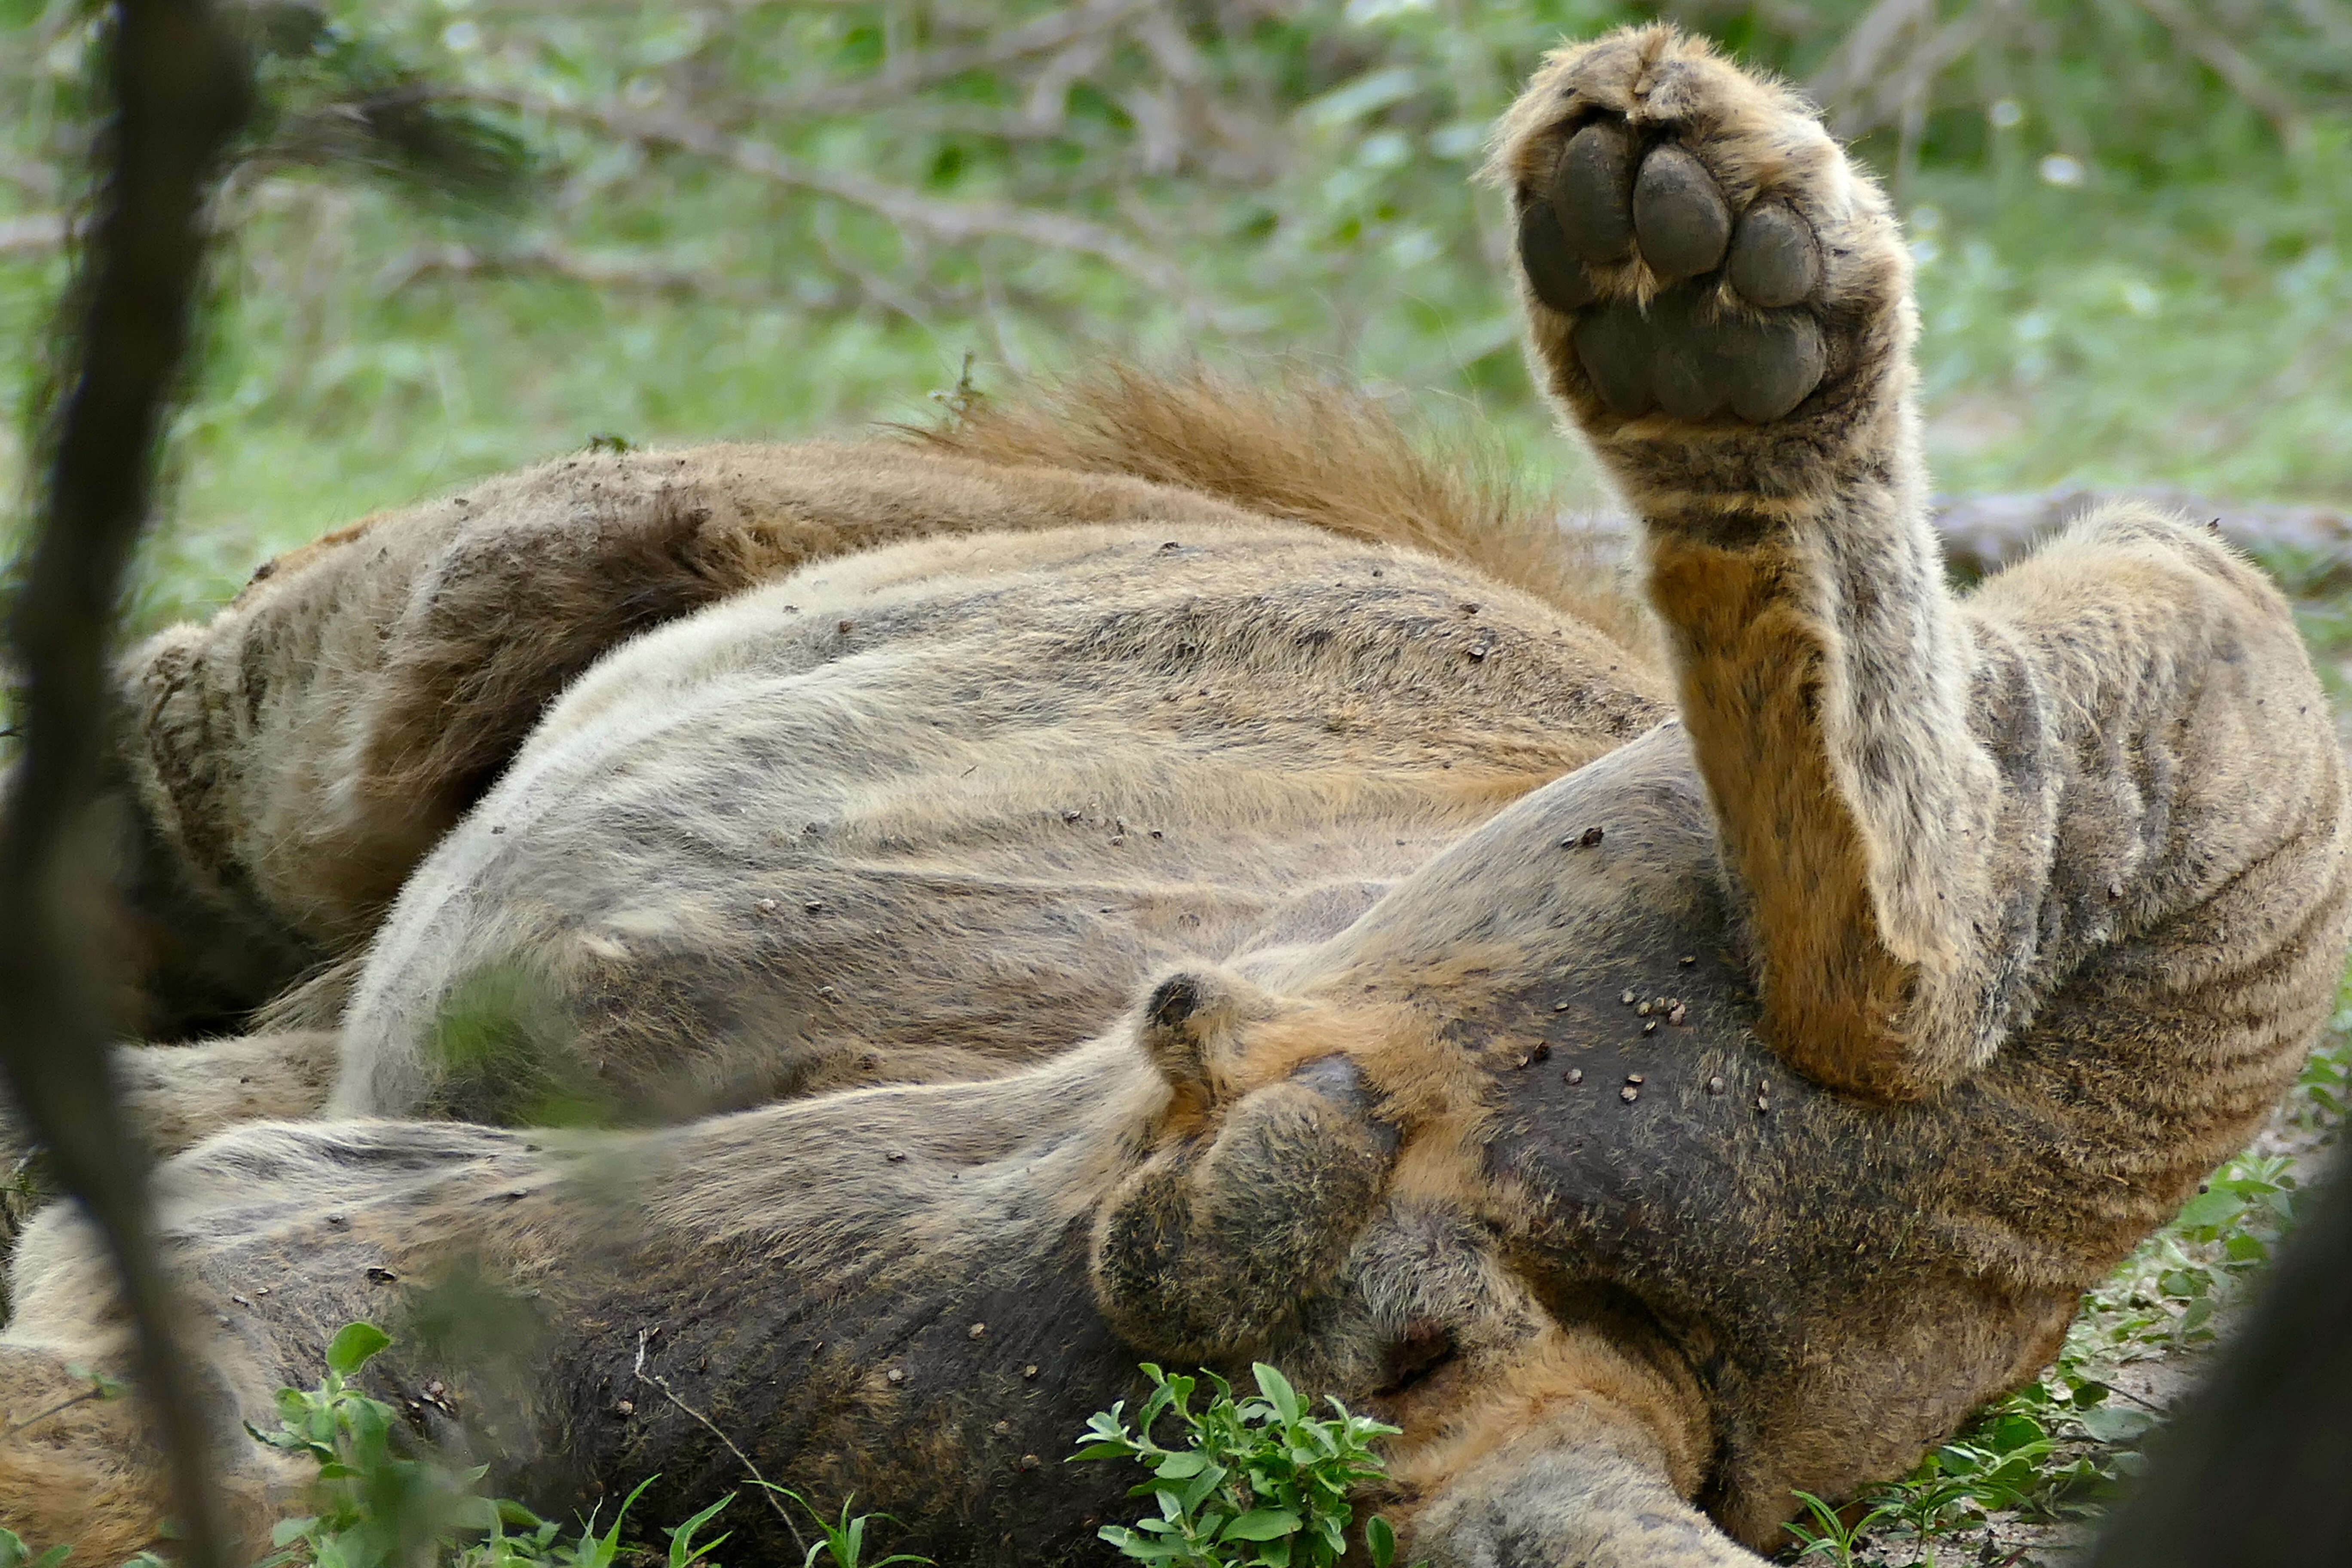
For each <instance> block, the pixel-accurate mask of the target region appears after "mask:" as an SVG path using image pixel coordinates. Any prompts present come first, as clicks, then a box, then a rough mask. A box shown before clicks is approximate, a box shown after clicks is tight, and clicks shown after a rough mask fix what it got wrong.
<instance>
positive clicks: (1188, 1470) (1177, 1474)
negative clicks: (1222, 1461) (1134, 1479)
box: [1151, 1449, 1209, 1481]
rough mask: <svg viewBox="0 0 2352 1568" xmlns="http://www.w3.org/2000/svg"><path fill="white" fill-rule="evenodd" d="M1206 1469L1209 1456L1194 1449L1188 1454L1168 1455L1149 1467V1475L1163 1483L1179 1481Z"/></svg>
mask: <svg viewBox="0 0 2352 1568" xmlns="http://www.w3.org/2000/svg"><path fill="white" fill-rule="evenodd" d="M1207 1468H1209V1456H1208V1455H1206V1454H1203V1453H1201V1452H1200V1451H1199V1450H1197V1449H1195V1450H1194V1451H1192V1452H1191V1453H1188V1454H1171V1455H1169V1456H1168V1457H1167V1458H1164V1459H1161V1460H1160V1461H1159V1462H1158V1463H1157V1464H1155V1465H1153V1466H1152V1467H1151V1473H1152V1474H1153V1475H1155V1476H1158V1477H1159V1478H1160V1479H1161V1480H1163V1481H1181V1480H1182V1479H1185V1478H1186V1477H1188V1476H1197V1475H1199V1474H1200V1473H1201V1472H1202V1470H1204V1469H1207Z"/></svg>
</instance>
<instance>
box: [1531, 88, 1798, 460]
mask: <svg viewBox="0 0 2352 1568" xmlns="http://www.w3.org/2000/svg"><path fill="white" fill-rule="evenodd" d="M1518 247H1519V261H1520V265H1521V266H1522V267H1523V268H1525V269H1526V273H1527V279H1528V287H1529V289H1531V291H1532V292H1533V293H1534V294H1535V297H1536V298H1537V300H1539V301H1541V302H1542V303H1543V304H1544V305H1545V306H1546V307H1547V308H1549V309H1550V310H1557V311H1559V312H1560V313H1562V314H1563V315H1574V316H1577V317H1578V318H1579V320H1578V321H1577V324H1576V328H1575V331H1574V344H1575V353H1576V358H1577V363H1579V364H1580V365H1581V366H1582V367H1583V369H1584V372H1585V374H1586V375H1587V376H1589V377H1590V378H1591V382H1592V385H1593V389H1594V391H1595V392H1597V393H1598V394H1599V395H1600V397H1601V402H1602V403H1604V404H1605V405H1608V407H1609V409H1610V411H1611V412H1612V413H1614V414H1618V415H1620V416H1625V417H1632V416H1637V415H1642V414H1647V413H1649V412H1651V411H1652V410H1653V409H1662V410H1664V412H1665V413H1667V414H1668V415H1671V416H1674V417H1675V418H1678V419H1706V418H1711V417H1714V416H1717V415H1720V414H1723V413H1726V412H1728V413H1730V414H1732V415H1735V416H1738V417H1739V418H1741V419H1745V420H1748V421H1750V422H1751V423H1759V424H1760V423H1763V422H1765V421H1768V420H1773V419H1779V418H1781V417H1784V416H1786V415H1788V414H1789V413H1790V411H1791V410H1793V409H1794V408H1795V407H1796V406H1797V405H1798V404H1800V403H1801V402H1803V401H1804V400H1805V398H1806V397H1807V396H1808V395H1811V392H1812V390H1813V388H1814V387H1815V386H1817V385H1819V384H1820V383H1821V379H1822V374H1823V371H1824V369H1825V366H1826V359H1825V355H1824V352H1823V343H1822V331H1821V328H1820V326H1819V324H1818V323H1817V322H1816V321H1814V319H1813V317H1812V315H1811V313H1810V312H1809V311H1806V310H1802V309H1801V308H1800V307H1801V306H1803V305H1804V304H1805V303H1806V302H1807V301H1809V300H1811V299H1812V298H1813V296H1814V294H1815V292H1816V290H1818V289H1819V288H1820V287H1821V282H1822V248H1821V242H1820V240H1819V239H1818V238H1817V237H1815V235H1814V233H1813V230H1812V226H1811V224H1809V223H1807V222H1806V220H1805V218H1804V217H1803V216H1802V215H1801V214H1800V213H1798V212H1797V211H1795V210H1794V209H1793V208H1791V207H1790V206H1787V205H1783V204H1781V203H1780V202H1777V201H1766V202H1762V203H1759V204H1757V205H1753V206H1750V207H1749V208H1748V209H1747V210H1746V211H1744V212H1736V211H1735V210H1734V209H1733V206H1732V204H1731V201H1730V199H1729V198H1728V197H1727V195H1725V193H1724V188H1723V185H1722V184H1721V183H1720V182H1719V181H1718V180H1717V178H1716V176H1715V174H1713V173H1712V172H1711V171H1710V170H1709V169H1708V168H1707V166H1706V163H1705V162H1704V161H1703V160H1702V159H1701V158H1700V157H1699V156H1698V155H1697V154H1696V153H1693V152H1692V151H1691V150H1690V149H1689V148H1687V147H1685V146H1684V145H1682V144H1681V143H1679V142H1675V141H1672V140H1667V141H1661V142H1656V143H1655V144H1654V145H1651V146H1649V147H1647V148H1646V149H1644V148H1643V147H1642V146H1641V145H1640V144H1639V143H1638V142H1637V140H1636V137H1635V135H1634V132H1633V130H1632V129H1631V128H1629V127H1628V126H1626V125H1625V124H1623V123H1622V122H1621V121H1616V120H1602V121H1594V122H1592V123H1591V124H1587V125H1585V126H1583V127H1581V128H1580V129H1579V130H1578V131H1577V132H1576V133H1575V134H1574V135H1572V136H1570V137H1569V139H1568V141H1567V143H1566V145H1565V146H1563V147H1562V148H1561V150H1560V153H1559V160H1558V162H1557V163H1555V164H1554V166H1553V170H1552V174H1551V176H1550V178H1549V180H1545V181H1541V182H1539V183H1538V186H1537V187H1536V188H1535V189H1533V190H1531V191H1528V192H1526V193H1523V195H1522V201H1521V206H1520V212H1519V224H1518ZM1636 256H1638V257H1639V258H1640V259H1641V260H1642V262H1643V264H1644V265H1645V266H1646V267H1647V268H1649V271H1650V273H1651V275H1652V276H1653V277H1654V278H1655V279H1657V280H1658V281H1659V282H1660V283H1662V284H1664V285H1665V287H1664V289H1662V290H1661V291H1660V292H1659V293H1658V294H1657V295H1656V296H1655V298H1654V299H1653V300H1651V301H1650V302H1649V305H1648V307H1647V309H1646V310H1641V309H1637V308H1636V307H1634V306H1633V305H1632V304H1630V303H1627V302H1624V301H1622V300H1616V301H1607V302H1604V300H1603V289H1602V287H1601V279H1600V278H1597V277H1596V276H1595V273H1594V268H1613V267H1615V266H1618V265H1620V264H1622V263H1623V262H1626V261H1628V260H1631V259H1633V258H1634V257H1636ZM1723 285H1728V288H1727V289H1726V288H1724V287H1723ZM1742 307H1745V309H1743V308H1742Z"/></svg>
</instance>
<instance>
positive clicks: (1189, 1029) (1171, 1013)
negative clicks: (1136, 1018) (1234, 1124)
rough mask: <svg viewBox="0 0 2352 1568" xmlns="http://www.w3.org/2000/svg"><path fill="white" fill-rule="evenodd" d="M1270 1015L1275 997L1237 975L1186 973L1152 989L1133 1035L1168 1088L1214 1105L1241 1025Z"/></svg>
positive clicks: (1238, 1043) (1236, 1052)
mask: <svg viewBox="0 0 2352 1568" xmlns="http://www.w3.org/2000/svg"><path fill="white" fill-rule="evenodd" d="M1273 1013H1274V998H1273V997H1271V996H1269V995H1267V994H1266V993H1265V992H1264V991H1262V990H1260V989H1259V988H1258V987H1256V986H1255V985H1253V984H1250V983H1249V982H1248V981H1246V980H1244V979H1242V978H1241V977H1240V976H1238V975H1235V974H1231V973H1226V972H1224V971H1223V970H1216V969H1188V970H1183V971H1181V972H1179V973H1175V974H1171V975H1169V976H1168V977H1167V978H1166V979H1164V980H1162V981H1160V984H1157V985H1155V986H1153V987H1152V988H1151V994H1150V996H1149V997H1147V998H1146V999H1145V1001H1144V1004H1143V1017H1142V1021H1141V1023H1140V1024H1139V1026H1138V1027H1137V1030H1136V1036H1137V1038H1138V1040H1139V1042H1140V1043H1141V1045H1142V1047H1143V1052H1144V1055H1146V1056H1148V1057H1150V1058H1151V1065H1152V1066H1154V1067H1156V1068H1159V1069H1160V1076H1161V1077H1162V1078H1164V1079H1167V1080H1168V1087H1169V1088H1171V1089H1174V1090H1175V1091H1176V1092H1177V1093H1178V1094H1180V1095H1184V1096H1188V1097H1198V1098H1199V1099H1200V1100H1202V1101H1204V1102H1206V1103H1210V1104H1213V1103H1214V1102H1215V1101H1217V1100H1220V1099H1222V1098H1223V1091H1224V1089H1225V1088H1226V1086H1227V1079H1228V1078H1229V1076H1230V1074H1229V1070H1228V1069H1229V1068H1230V1067H1231V1065H1232V1063H1233V1062H1234V1060H1235V1059H1236V1058H1238V1057H1239V1055H1240V1053H1241V1047H1242V1033H1243V1029H1244V1026H1246V1025H1247V1024H1248V1023H1249V1022H1250V1021H1251V1020H1253V1019H1256V1018H1264V1017H1269V1016H1272V1015H1273Z"/></svg>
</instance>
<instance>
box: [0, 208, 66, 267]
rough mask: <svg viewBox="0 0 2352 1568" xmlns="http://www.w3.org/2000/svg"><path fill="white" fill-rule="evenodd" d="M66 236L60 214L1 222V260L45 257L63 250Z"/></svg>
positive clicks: (46, 214)
mask: <svg viewBox="0 0 2352 1568" xmlns="http://www.w3.org/2000/svg"><path fill="white" fill-rule="evenodd" d="M67 234H68V228H67V226H66V220H65V215H64V214H62V213H36V214H34V215H33V216H30V217H12V218H0V256H8V257H17V256H47V255H48V254H49V253H50V252H52V251H58V250H63V249H64V248H65V247H66V236H67Z"/></svg>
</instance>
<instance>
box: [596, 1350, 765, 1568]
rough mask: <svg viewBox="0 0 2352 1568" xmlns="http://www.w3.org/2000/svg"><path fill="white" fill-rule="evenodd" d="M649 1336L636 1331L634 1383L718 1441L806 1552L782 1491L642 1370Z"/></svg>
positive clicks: (707, 1422) (666, 1384) (716, 1429)
mask: <svg viewBox="0 0 2352 1568" xmlns="http://www.w3.org/2000/svg"><path fill="white" fill-rule="evenodd" d="M652 1337H653V1336H652V1331H650V1330H646V1329H639V1330H638V1331H637V1364H636V1365H635V1367H633V1368H631V1369H630V1370H631V1371H632V1372H634V1373H635V1374H636V1379H637V1381H638V1382H639V1383H642V1384H646V1385H647V1386H648V1387H650V1388H652V1389H653V1390H654V1391H655V1392H656V1393H657V1394H660V1395H661V1396H662V1397H663V1398H664V1399H667V1400H668V1401H669V1402H670V1403H671V1404H672V1405H677V1407H678V1408H679V1409H680V1410H682V1411H684V1412H685V1413H686V1414H687V1415H688V1417H689V1418H690V1419H692V1420H694V1421H697V1422H699V1423H700V1424H701V1426H702V1429H703V1430H704V1431H706V1432H708V1433H709V1434H710V1435H711V1436H714V1437H716V1438H718V1439H719V1442H720V1443H721V1444H723V1445H724V1446H725V1447H726V1449H727V1451H728V1452H729V1453H730V1454H732V1455H734V1456H735V1462H736V1463H737V1464H739V1465H740V1466H742V1467H743V1472H744V1474H746V1475H748V1476H750V1477H751V1479H753V1480H755V1481H757V1482H759V1483H760V1495H761V1497H763V1498H765V1499H767V1500H768V1506H769V1507H770V1508H772V1509H773V1510H776V1517H777V1518H778V1519H781V1520H782V1521H784V1528H785V1529H786V1530H789V1531H792V1532H793V1545H794V1546H797V1547H799V1548H800V1549H801V1550H802V1551H803V1552H806V1551H807V1550H808V1542H805V1541H803V1540H802V1539H801V1527H800V1526H799V1525H797V1524H794V1523H793V1516H792V1514H791V1512H790V1511H789V1510H786V1509H785V1507H784V1505H783V1504H782V1502H781V1501H779V1500H778V1499H777V1497H776V1493H777V1492H778V1491H780V1490H782V1488H780V1487H778V1486H776V1485H775V1484H774V1483H773V1482H772V1481H771V1480H769V1479H768V1478H767V1477H765V1476H763V1475H761V1473H760V1467H759V1466H757V1465H755V1464H753V1463H752V1462H751V1455H749V1454H747V1453H745V1452H744V1451H743V1450H742V1449H740V1448H739V1447H736V1446H735V1439H734V1438H732V1437H730V1436H728V1435H727V1434H726V1433H725V1432H723V1431H721V1430H720V1429H719V1423H718V1422H716V1421H713V1420H712V1419H711V1418H710V1417H709V1416H708V1415H704V1414H703V1413H702V1412H701V1411H699V1410H697V1409H696V1408H695V1407H694V1406H693V1405H688V1403H687V1402H686V1401H685V1400H683V1399H680V1398H679V1397H678V1396H677V1392H676V1391H675V1390H673V1389H672V1388H671V1387H670V1385H669V1380H668V1379H667V1378H665V1377H660V1376H656V1374H655V1373H650V1372H647V1371H646V1341H647V1340H649V1339H651V1338H652Z"/></svg>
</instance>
